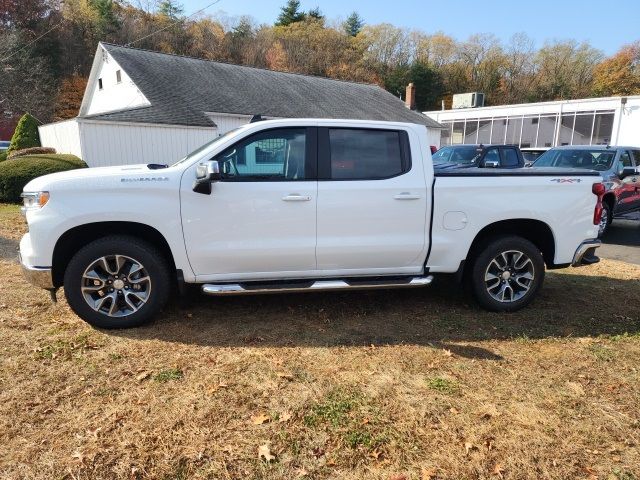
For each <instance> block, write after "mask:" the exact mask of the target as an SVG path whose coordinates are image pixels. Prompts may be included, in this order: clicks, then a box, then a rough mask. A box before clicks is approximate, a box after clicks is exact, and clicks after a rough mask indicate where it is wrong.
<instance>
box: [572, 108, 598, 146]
mask: <svg viewBox="0 0 640 480" xmlns="http://www.w3.org/2000/svg"><path fill="white" fill-rule="evenodd" d="M592 127H593V112H589V113H588V114H585V113H583V112H578V113H577V114H576V123H575V126H574V127H573V141H572V142H571V144H572V145H590V144H591V128H592Z"/></svg>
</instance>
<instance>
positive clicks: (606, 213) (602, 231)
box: [598, 202, 613, 238]
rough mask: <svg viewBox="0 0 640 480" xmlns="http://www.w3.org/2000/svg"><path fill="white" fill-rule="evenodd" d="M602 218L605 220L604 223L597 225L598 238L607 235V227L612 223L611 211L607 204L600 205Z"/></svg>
mask: <svg viewBox="0 0 640 480" xmlns="http://www.w3.org/2000/svg"><path fill="white" fill-rule="evenodd" d="M602 218H603V219H605V218H606V222H601V225H598V238H602V237H604V236H605V235H606V234H607V231H608V230H609V226H610V225H611V222H612V221H613V211H612V208H611V205H609V203H608V202H603V203H602Z"/></svg>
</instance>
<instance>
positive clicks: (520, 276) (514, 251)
mask: <svg viewBox="0 0 640 480" xmlns="http://www.w3.org/2000/svg"><path fill="white" fill-rule="evenodd" d="M469 280H470V283H471V287H472V290H473V293H474V296H475V298H476V300H477V301H478V303H479V304H480V305H481V306H482V307H484V308H485V309H487V310H491V311H494V312H509V311H514V310H519V309H520V308H523V307H525V306H526V305H528V304H529V303H530V302H531V301H532V300H533V299H534V297H535V296H536V294H537V292H538V290H539V289H540V287H541V286H542V282H543V280H544V260H543V257H542V253H541V252H540V250H539V249H538V248H537V247H536V246H535V245H534V244H533V243H531V242H530V241H528V240H526V239H524V238H522V237H518V236H508V237H494V238H493V239H491V240H488V241H487V242H485V243H484V245H483V246H482V247H481V248H480V250H479V254H478V256H477V257H476V258H475V260H474V262H473V266H472V268H471V272H470V278H469Z"/></svg>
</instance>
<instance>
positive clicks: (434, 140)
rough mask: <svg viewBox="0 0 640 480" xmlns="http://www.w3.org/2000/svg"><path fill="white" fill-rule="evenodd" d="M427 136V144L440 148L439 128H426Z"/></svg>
mask: <svg viewBox="0 0 640 480" xmlns="http://www.w3.org/2000/svg"><path fill="white" fill-rule="evenodd" d="M427 138H428V139H429V146H431V145H434V146H435V147H437V148H440V129H439V128H427Z"/></svg>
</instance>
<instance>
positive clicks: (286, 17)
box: [276, 0, 305, 27]
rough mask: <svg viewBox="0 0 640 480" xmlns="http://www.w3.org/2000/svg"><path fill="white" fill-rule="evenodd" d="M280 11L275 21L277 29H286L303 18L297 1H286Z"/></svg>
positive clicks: (303, 15)
mask: <svg viewBox="0 0 640 480" xmlns="http://www.w3.org/2000/svg"><path fill="white" fill-rule="evenodd" d="M281 10H282V11H281V12H280V15H278V20H277V21H276V26H278V27H286V26H287V25H291V24H292V23H296V22H301V21H302V20H304V18H305V14H304V12H301V11H300V1H299V0H288V1H287V4H286V5H285V6H284V7H282V9H281Z"/></svg>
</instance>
